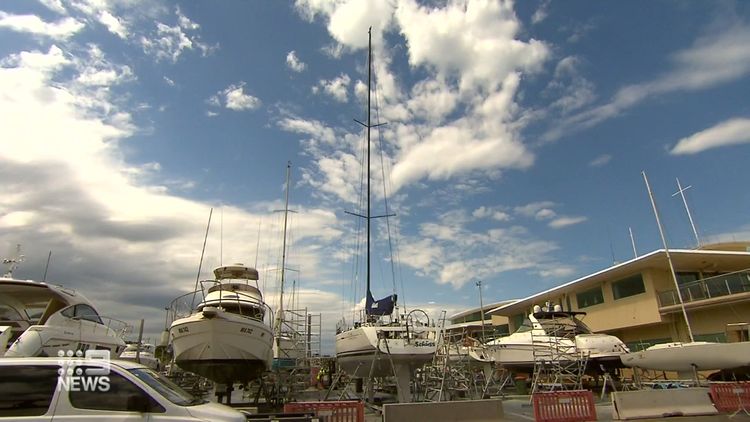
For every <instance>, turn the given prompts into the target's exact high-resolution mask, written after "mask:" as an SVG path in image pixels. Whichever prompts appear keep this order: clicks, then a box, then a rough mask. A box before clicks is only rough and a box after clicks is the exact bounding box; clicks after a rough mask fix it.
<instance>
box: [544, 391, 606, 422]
mask: <svg viewBox="0 0 750 422" xmlns="http://www.w3.org/2000/svg"><path fill="white" fill-rule="evenodd" d="M532 400H533V402H534V418H535V419H536V421H537V422H576V421H595V420H596V406H595V405H594V395H593V393H591V391H588V390H572V391H551V392H541V393H534V394H533V395H532Z"/></svg>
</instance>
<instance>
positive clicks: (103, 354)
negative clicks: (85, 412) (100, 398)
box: [57, 350, 110, 393]
mask: <svg viewBox="0 0 750 422" xmlns="http://www.w3.org/2000/svg"><path fill="white" fill-rule="evenodd" d="M57 356H58V357H59V358H60V359H59V360H58V361H57V363H58V364H60V369H58V371H57V373H58V374H59V376H58V378H57V389H58V390H63V391H78V392H81V391H82V392H102V393H106V392H107V391H109V388H110V383H109V370H110V366H109V359H110V357H109V350H86V353H85V354H84V353H83V352H82V351H80V350H77V351H76V352H73V351H72V350H68V351H65V350H59V351H58V352H57ZM73 357H75V358H76V359H73Z"/></svg>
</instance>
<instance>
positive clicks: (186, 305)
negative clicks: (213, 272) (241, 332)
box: [166, 280, 274, 328]
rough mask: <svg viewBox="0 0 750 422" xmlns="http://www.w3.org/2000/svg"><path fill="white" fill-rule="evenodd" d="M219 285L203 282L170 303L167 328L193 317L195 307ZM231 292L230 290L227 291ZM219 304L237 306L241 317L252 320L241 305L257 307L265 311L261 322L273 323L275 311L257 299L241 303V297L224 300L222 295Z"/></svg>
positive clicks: (244, 299) (214, 282)
mask: <svg viewBox="0 0 750 422" xmlns="http://www.w3.org/2000/svg"><path fill="white" fill-rule="evenodd" d="M217 284H221V282H219V281H216V280H205V281H201V282H200V285H199V287H198V289H197V290H196V291H193V292H189V293H185V294H183V295H182V296H178V297H177V298H175V299H174V300H172V302H170V304H169V307H167V309H166V310H167V318H166V320H167V323H166V327H167V328H169V326H170V325H171V324H172V322H174V321H175V320H178V319H181V318H186V317H188V316H190V315H192V314H193V313H194V312H195V307H196V306H198V304H199V303H201V302H203V301H204V300H205V299H206V295H207V294H208V289H209V288H211V287H213V286H216V285H217ZM226 291H227V292H229V290H226ZM217 302H218V303H217V304H218V305H219V306H222V304H226V305H229V304H235V305H237V306H238V310H239V312H237V313H238V314H239V315H244V316H247V317H250V318H253V317H254V316H253V315H249V314H248V315H245V314H244V313H243V312H242V306H241V305H250V306H255V307H257V308H260V309H263V312H262V314H263V317H262V318H257V317H255V319H258V320H260V321H273V317H274V312H273V309H271V307H270V306H268V304H266V303H265V302H263V301H262V300H258V299H256V298H250V297H244V298H243V299H242V300H241V301H240V299H239V297H237V299H234V298H231V299H230V298H223V297H222V295H221V294H220V295H219V298H218V299H217Z"/></svg>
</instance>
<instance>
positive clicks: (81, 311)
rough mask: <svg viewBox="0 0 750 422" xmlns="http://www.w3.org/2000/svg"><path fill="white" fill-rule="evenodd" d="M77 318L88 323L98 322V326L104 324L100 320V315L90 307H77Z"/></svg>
mask: <svg viewBox="0 0 750 422" xmlns="http://www.w3.org/2000/svg"><path fill="white" fill-rule="evenodd" d="M75 316H76V318H80V319H85V320H86V321H91V322H96V323H97V324H101V323H102V319H101V318H99V314H97V313H96V310H94V308H92V307H91V306H89V305H84V304H81V305H76V310H75Z"/></svg>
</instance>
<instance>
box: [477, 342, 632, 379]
mask: <svg viewBox="0 0 750 422" xmlns="http://www.w3.org/2000/svg"><path fill="white" fill-rule="evenodd" d="M510 340H511V336H509V337H505V338H503V339H500V340H499V341H498V342H497V343H495V344H487V345H485V347H484V349H481V348H471V349H470V350H469V355H470V356H472V358H474V359H476V360H480V361H486V360H489V361H492V362H495V363H497V364H498V365H500V366H503V367H506V368H533V367H534V359H535V358H536V359H542V360H550V359H553V358H557V359H568V360H572V359H576V358H577V357H576V356H578V358H583V357H586V358H587V360H588V361H589V365H588V366H589V367H592V368H593V369H594V370H599V364H601V365H604V366H605V367H613V366H621V363H620V356H622V355H623V354H627V350H626V349H625V348H624V345H623V344H622V342H621V341H620V340H619V339H617V338H616V337H613V336H610V335H606V334H579V335H577V336H576V337H575V341H572V340H569V339H565V338H555V337H549V336H535V337H534V339H533V342H532V338H531V336H529V337H528V338H522V339H519V340H521V341H518V342H512V341H510ZM592 364H593V365H592Z"/></svg>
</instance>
